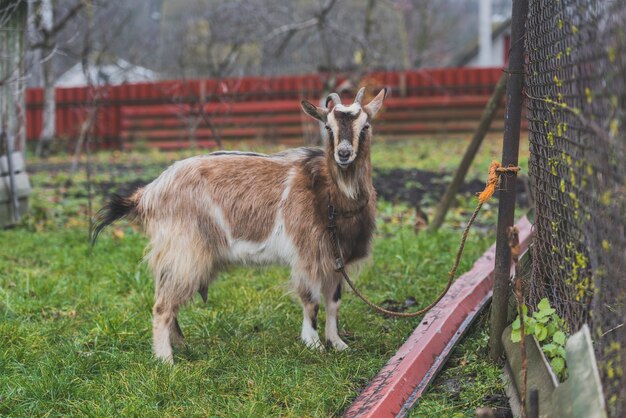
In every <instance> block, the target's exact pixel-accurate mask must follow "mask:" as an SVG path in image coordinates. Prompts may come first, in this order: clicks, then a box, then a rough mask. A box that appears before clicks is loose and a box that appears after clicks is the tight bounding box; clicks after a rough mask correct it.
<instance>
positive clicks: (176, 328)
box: [170, 316, 185, 347]
mask: <svg viewBox="0 0 626 418" xmlns="http://www.w3.org/2000/svg"><path fill="white" fill-rule="evenodd" d="M170 343H171V344H172V346H174V347H181V346H182V345H183V344H185V336H184V335H183V330H182V329H180V325H179V324H178V317H177V316H174V320H173V321H172V323H171V325H170Z"/></svg>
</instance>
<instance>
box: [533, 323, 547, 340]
mask: <svg viewBox="0 0 626 418" xmlns="http://www.w3.org/2000/svg"><path fill="white" fill-rule="evenodd" d="M547 336H548V329H547V328H546V327H544V326H543V325H541V324H537V327H536V328H535V338H537V341H543V340H545V339H546V337H547Z"/></svg>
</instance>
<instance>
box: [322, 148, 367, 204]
mask: <svg viewBox="0 0 626 418" xmlns="http://www.w3.org/2000/svg"><path fill="white" fill-rule="evenodd" d="M362 151H365V152H360V153H359V156H358V157H357V159H356V160H355V161H354V162H353V163H352V165H350V166H349V167H348V168H347V169H342V168H340V167H339V166H338V165H337V163H336V162H335V160H334V158H333V156H332V154H327V158H326V165H327V168H328V172H329V174H330V178H329V179H328V180H329V184H328V188H329V190H328V192H329V195H330V198H331V200H332V203H333V205H335V206H336V207H337V208H339V209H341V208H346V209H353V208H354V207H358V206H362V205H363V204H364V202H367V201H368V199H369V198H370V195H371V192H372V188H373V186H372V165H371V161H370V154H369V150H362Z"/></svg>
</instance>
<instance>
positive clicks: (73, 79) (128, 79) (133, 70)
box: [54, 58, 159, 87]
mask: <svg viewBox="0 0 626 418" xmlns="http://www.w3.org/2000/svg"><path fill="white" fill-rule="evenodd" d="M88 75H89V79H91V80H93V83H94V84H98V85H105V84H106V85H110V86H116V85H120V84H130V83H141V82H145V81H154V80H157V79H158V78H159V77H158V74H157V73H156V72H154V71H152V70H149V69H147V68H144V67H140V66H137V65H133V64H131V63H129V62H128V61H125V60H123V59H121V58H118V59H116V60H115V61H114V62H112V63H106V64H102V65H100V66H94V65H92V66H90V67H89V73H88ZM88 84H89V82H88V80H87V77H85V73H84V72H83V66H82V64H81V63H78V64H76V65H74V66H73V67H72V68H70V69H69V70H67V71H66V72H65V73H63V75H61V77H59V78H58V79H57V81H56V82H55V83H54V85H55V87H79V86H86V85H88Z"/></svg>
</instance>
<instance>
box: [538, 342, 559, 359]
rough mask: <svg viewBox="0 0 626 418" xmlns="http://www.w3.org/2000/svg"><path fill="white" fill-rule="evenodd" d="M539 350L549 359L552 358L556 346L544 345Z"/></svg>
mask: <svg viewBox="0 0 626 418" xmlns="http://www.w3.org/2000/svg"><path fill="white" fill-rule="evenodd" d="M541 349H542V350H543V352H544V353H547V354H548V355H549V356H550V357H554V354H555V353H556V349H557V346H556V345H554V344H546V345H544V346H543V347H541Z"/></svg>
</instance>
